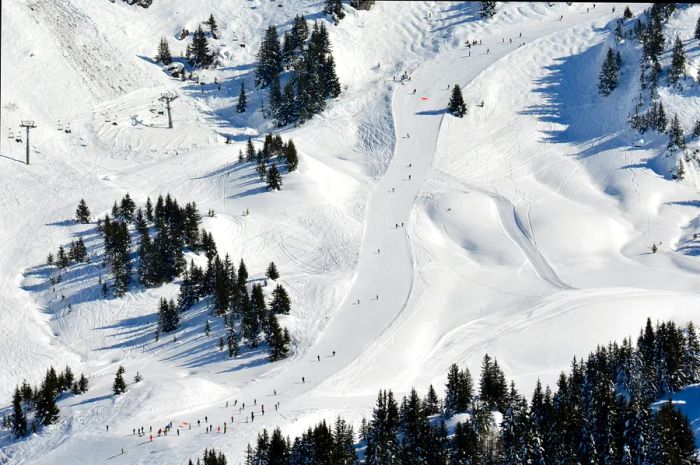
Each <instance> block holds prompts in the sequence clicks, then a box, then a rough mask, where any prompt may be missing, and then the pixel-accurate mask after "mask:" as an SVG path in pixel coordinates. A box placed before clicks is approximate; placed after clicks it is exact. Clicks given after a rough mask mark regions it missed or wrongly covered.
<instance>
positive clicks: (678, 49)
mask: <svg viewBox="0 0 700 465" xmlns="http://www.w3.org/2000/svg"><path fill="white" fill-rule="evenodd" d="M685 62H686V60H685V51H683V42H681V39H680V37H678V36H676V41H675V43H674V44H673V55H672V58H671V69H670V70H669V72H668V79H669V80H670V81H671V83H672V84H677V83H678V81H679V80H680V79H681V77H683V75H685Z"/></svg>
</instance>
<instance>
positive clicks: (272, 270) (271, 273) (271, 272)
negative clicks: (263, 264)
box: [265, 262, 280, 281]
mask: <svg viewBox="0 0 700 465" xmlns="http://www.w3.org/2000/svg"><path fill="white" fill-rule="evenodd" d="M265 276H267V277H268V278H270V279H272V280H273V281H274V280H276V279H277V278H279V277H280V274H279V273H278V272H277V267H276V266H275V262H270V264H269V265H268V266H267V271H266V272H265Z"/></svg>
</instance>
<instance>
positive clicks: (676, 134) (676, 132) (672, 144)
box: [668, 113, 685, 150]
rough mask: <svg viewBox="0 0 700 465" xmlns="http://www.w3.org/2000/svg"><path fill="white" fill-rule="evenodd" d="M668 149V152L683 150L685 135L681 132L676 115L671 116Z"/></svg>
mask: <svg viewBox="0 0 700 465" xmlns="http://www.w3.org/2000/svg"><path fill="white" fill-rule="evenodd" d="M668 148H669V149H670V150H684V149H685V133H684V132H683V128H682V127H681V122H680V120H679V119H678V114H677V113H676V114H675V115H674V116H673V120H672V121H671V128H670V129H669V130H668Z"/></svg>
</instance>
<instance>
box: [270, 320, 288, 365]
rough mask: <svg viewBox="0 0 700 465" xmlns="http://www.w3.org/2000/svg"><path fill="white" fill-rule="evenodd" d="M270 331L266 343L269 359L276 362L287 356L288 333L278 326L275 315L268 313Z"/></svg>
mask: <svg viewBox="0 0 700 465" xmlns="http://www.w3.org/2000/svg"><path fill="white" fill-rule="evenodd" d="M268 325H269V327H270V332H269V334H268V344H269V345H270V361H271V362H276V361H277V360H281V359H283V358H285V357H286V356H287V354H288V353H289V333H288V332H287V331H286V329H285V330H282V328H280V325H279V323H278V322H277V317H276V316H274V315H270V321H269V323H268Z"/></svg>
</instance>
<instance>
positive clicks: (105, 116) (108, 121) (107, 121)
mask: <svg viewBox="0 0 700 465" xmlns="http://www.w3.org/2000/svg"><path fill="white" fill-rule="evenodd" d="M104 118H105V123H111V122H112V121H110V119H109V116H107V113H105V114H104Z"/></svg>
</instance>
